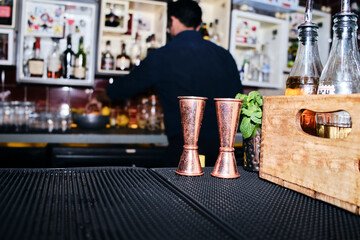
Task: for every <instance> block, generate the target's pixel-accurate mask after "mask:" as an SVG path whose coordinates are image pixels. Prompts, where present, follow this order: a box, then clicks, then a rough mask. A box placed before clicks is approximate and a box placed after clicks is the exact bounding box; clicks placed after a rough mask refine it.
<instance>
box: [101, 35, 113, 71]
mask: <svg viewBox="0 0 360 240" xmlns="http://www.w3.org/2000/svg"><path fill="white" fill-rule="evenodd" d="M110 50H111V42H110V40H108V41H106V48H105V52H103V54H102V57H101V69H103V70H114V56H113V55H112V54H111V52H110Z"/></svg>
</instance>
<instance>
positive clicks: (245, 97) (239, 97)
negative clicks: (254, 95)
mask: <svg viewBox="0 0 360 240" xmlns="http://www.w3.org/2000/svg"><path fill="white" fill-rule="evenodd" d="M235 98H236V99H244V100H245V99H247V95H246V94H242V93H238V94H236V96H235Z"/></svg>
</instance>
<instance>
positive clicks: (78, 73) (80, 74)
mask: <svg viewBox="0 0 360 240" xmlns="http://www.w3.org/2000/svg"><path fill="white" fill-rule="evenodd" d="M74 76H75V77H76V78H85V68H84V67H76V68H75V69H74Z"/></svg>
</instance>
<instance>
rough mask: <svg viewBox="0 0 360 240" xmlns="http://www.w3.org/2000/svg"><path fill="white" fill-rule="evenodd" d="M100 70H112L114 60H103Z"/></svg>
mask: <svg viewBox="0 0 360 240" xmlns="http://www.w3.org/2000/svg"><path fill="white" fill-rule="evenodd" d="M102 69H105V70H112V69H114V60H113V59H112V58H104V62H103V66H102Z"/></svg>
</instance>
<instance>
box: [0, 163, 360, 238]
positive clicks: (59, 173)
mask: <svg viewBox="0 0 360 240" xmlns="http://www.w3.org/2000/svg"><path fill="white" fill-rule="evenodd" d="M238 169H239V173H240V178H238V179H220V178H215V177H212V176H211V175H210V172H211V171H212V168H210V167H207V168H204V169H203V170H204V172H205V174H204V175H203V176H200V177H185V176H180V175H177V174H175V169H172V168H154V169H147V168H138V167H99V168H95V167H87V168H43V169H35V168H33V169H29V168H28V169H6V168H4V169H0V209H1V212H0V236H1V239H12V240H13V239H360V217H359V216H357V215H355V214H352V213H350V212H347V211H345V210H342V209H340V208H338V207H335V206H332V205H329V204H327V203H325V202H322V201H319V200H315V199H312V198H310V197H307V196H305V195H302V194H300V193H297V192H294V191H292V190H288V189H285V188H283V187H281V186H279V185H276V184H273V183H270V182H267V181H265V180H262V179H260V178H259V176H258V173H254V172H247V171H245V170H243V169H242V167H241V166H239V167H238Z"/></svg>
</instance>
